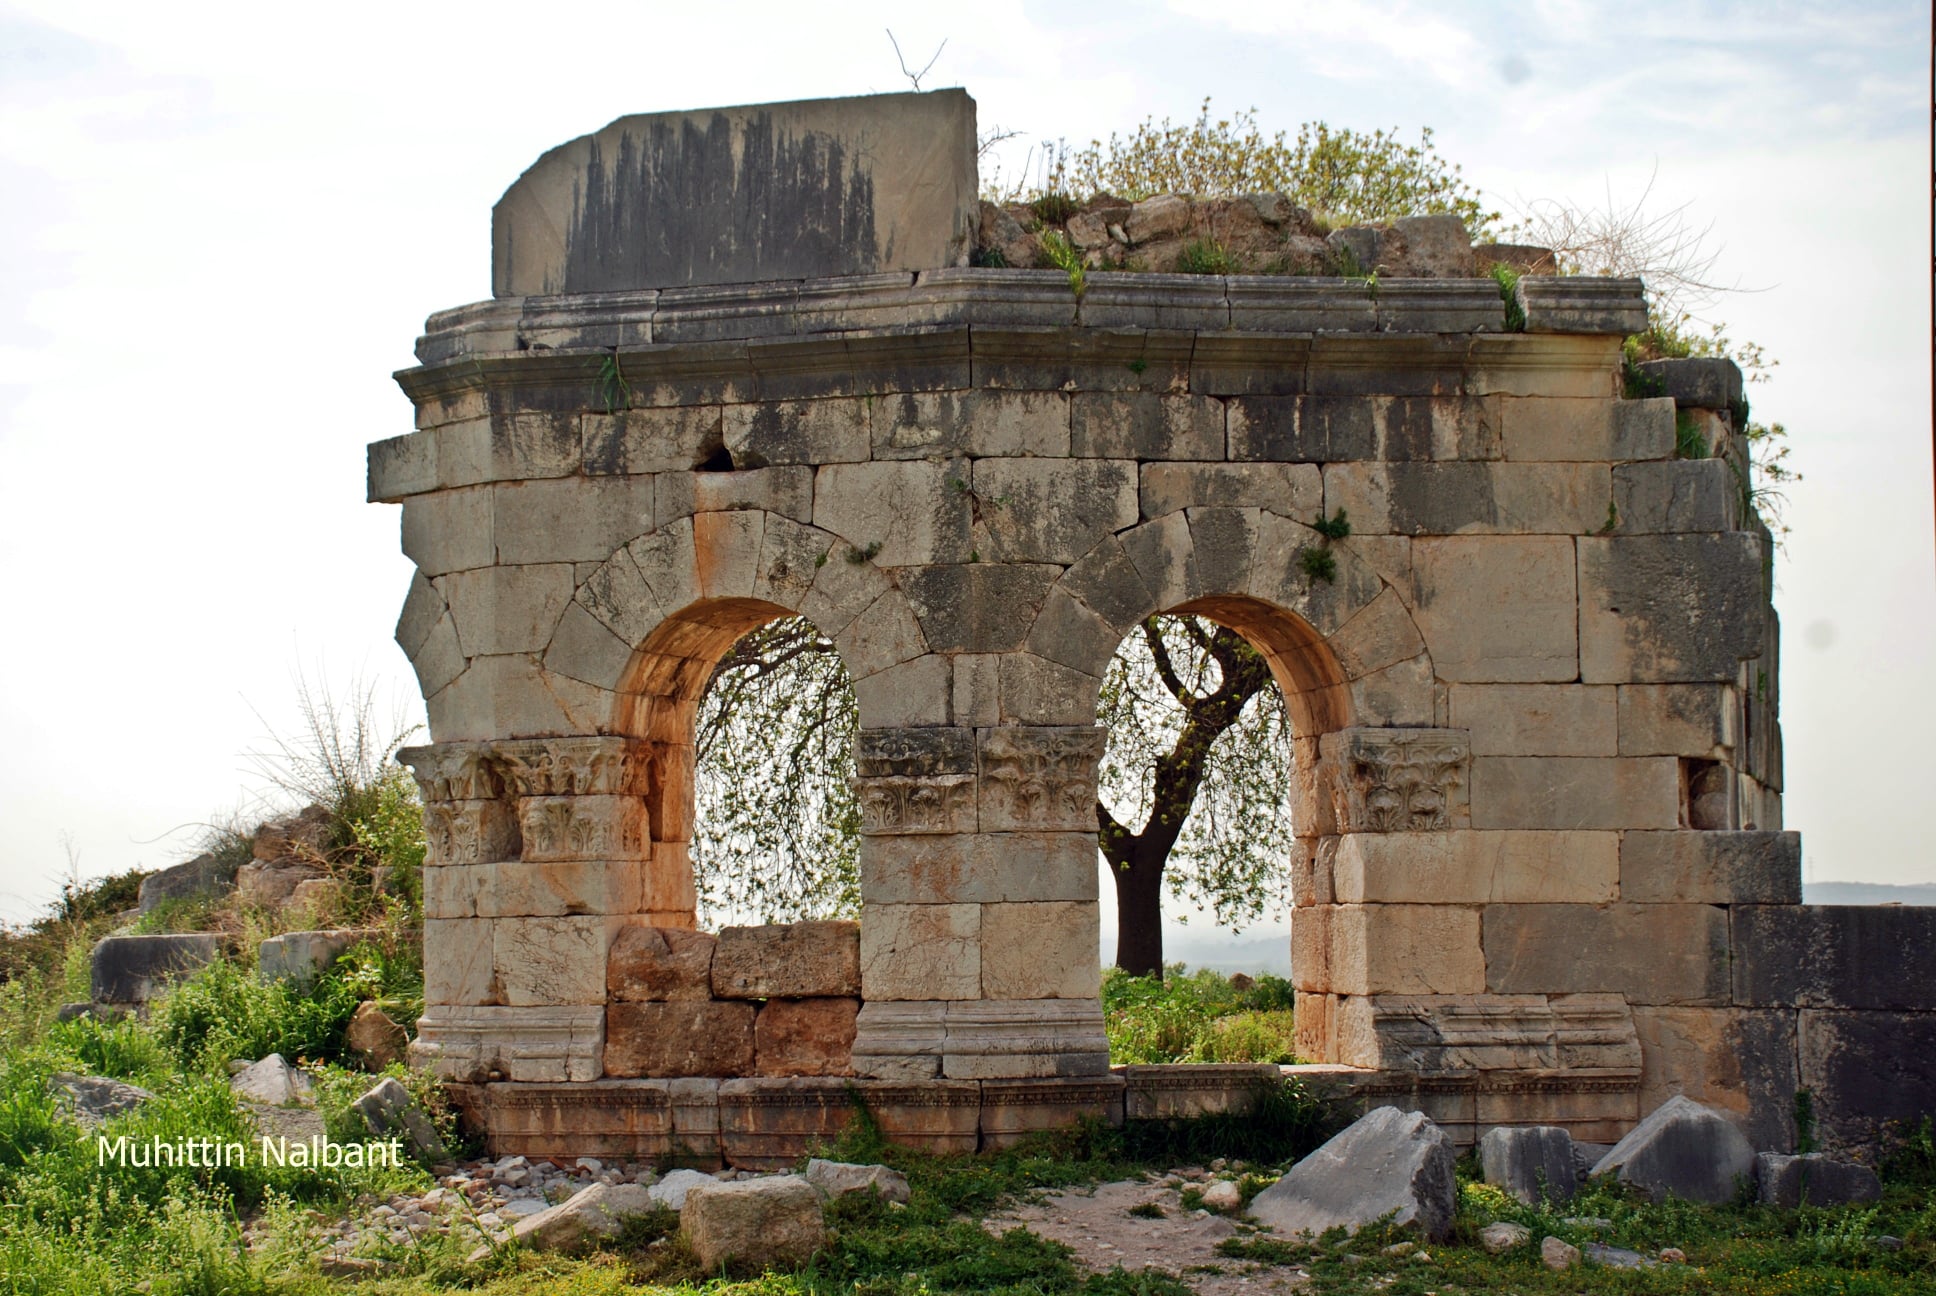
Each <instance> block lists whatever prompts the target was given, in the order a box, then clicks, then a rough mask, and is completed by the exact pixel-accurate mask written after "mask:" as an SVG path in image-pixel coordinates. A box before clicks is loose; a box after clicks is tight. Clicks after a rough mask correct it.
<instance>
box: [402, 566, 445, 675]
mask: <svg viewBox="0 0 1936 1296" xmlns="http://www.w3.org/2000/svg"><path fill="white" fill-rule="evenodd" d="M446 610H447V608H446V606H445V604H444V596H443V595H442V594H440V593H438V592H437V587H436V586H435V585H432V584H431V583H430V581H429V580H428V579H427V578H426V577H425V576H424V574H423V573H422V572H421V571H416V572H412V573H410V592H409V593H408V594H406V595H404V599H403V611H402V612H401V613H400V614H399V615H398V616H397V629H396V635H395V638H396V641H397V647H399V648H401V649H403V651H404V653H405V654H406V655H408V656H409V657H410V658H411V659H412V660H413V661H414V660H415V658H416V656H417V653H418V650H419V649H421V648H422V647H423V646H424V642H425V641H426V640H428V639H429V638H430V635H431V632H432V631H433V630H435V629H436V628H437V625H438V623H439V622H440V621H442V620H443V619H444V613H445V612H446Z"/></svg>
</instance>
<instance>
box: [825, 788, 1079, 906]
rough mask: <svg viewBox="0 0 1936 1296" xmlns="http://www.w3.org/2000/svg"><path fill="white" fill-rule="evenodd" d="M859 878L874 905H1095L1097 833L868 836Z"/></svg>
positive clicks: (863, 889) (862, 850) (864, 891)
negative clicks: (1038, 902) (1037, 902)
mask: <svg viewBox="0 0 1936 1296" xmlns="http://www.w3.org/2000/svg"><path fill="white" fill-rule="evenodd" d="M1091 813H1092V814H1093V811H1092V812H1091ZM860 876H861V893H862V894H863V895H865V896H866V897H867V901H868V903H869V904H992V903H999V902H1004V901H1007V902H1014V901H1029V900H1086V901H1093V900H1094V899H1095V898H1096V885H1097V884H1096V839H1095V835H1094V830H1093V829H1091V830H1090V831H1088V832H1046V833H1006V832H1005V833H987V832H983V833H950V834H926V835H905V836H891V837H879V836H877V837H866V838H863V839H862V841H861V858H860Z"/></svg>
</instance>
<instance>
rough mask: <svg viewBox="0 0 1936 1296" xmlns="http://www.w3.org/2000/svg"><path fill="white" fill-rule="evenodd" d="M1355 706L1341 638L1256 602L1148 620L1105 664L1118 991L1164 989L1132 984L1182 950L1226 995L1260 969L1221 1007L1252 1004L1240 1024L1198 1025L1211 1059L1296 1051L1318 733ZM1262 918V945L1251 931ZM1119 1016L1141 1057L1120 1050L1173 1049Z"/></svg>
mask: <svg viewBox="0 0 1936 1296" xmlns="http://www.w3.org/2000/svg"><path fill="white" fill-rule="evenodd" d="M1348 717H1349V692H1348V689H1347V685H1346V681H1345V677H1344V672H1343V670H1342V669H1341V667H1340V665H1339V663H1338V661H1337V659H1336V656H1335V655H1334V654H1333V653H1332V651H1331V649H1330V648H1329V646H1328V645H1327V644H1325V642H1324V641H1323V640H1322V638H1321V637H1320V636H1319V635H1318V634H1317V632H1316V631H1315V630H1314V629H1312V628H1311V627H1310V626H1309V625H1308V623H1306V622H1304V621H1303V620H1302V618H1299V617H1297V616H1296V615H1295V614H1293V613H1290V612H1288V611H1285V610H1283V609H1280V608H1276V607H1273V606H1271V605H1269V604H1265V603H1262V602H1260V601H1258V600H1256V599H1252V598H1248V597H1238V596H1227V597H1209V598H1200V599H1196V600H1191V601H1189V602H1186V603H1183V604H1180V605H1178V606H1177V607H1175V608H1174V609H1172V610H1170V611H1168V612H1166V613H1163V614H1160V615H1157V616H1153V617H1149V618H1147V619H1146V620H1144V621H1143V622H1141V623H1140V624H1139V625H1137V626H1136V627H1135V628H1133V629H1131V631H1130V632H1129V633H1128V635H1126V636H1125V637H1124V639H1123V641H1122V642H1121V644H1120V645H1119V646H1118V649H1117V651H1116V654H1115V656H1114V657H1113V658H1112V659H1111V661H1110V663H1109V666H1108V668H1107V670H1106V673H1105V675H1104V678H1103V684H1102V689H1101V696H1100V703H1099V707H1098V722H1099V724H1101V725H1102V726H1103V727H1105V728H1106V730H1107V731H1108V737H1107V741H1106V743H1105V746H1104V750H1103V756H1102V760H1101V762H1100V764H1099V767H1098V771H1097V818H1098V824H1099V832H1098V840H1097V845H1098V853H1099V857H1100V858H1099V867H1100V868H1101V870H1102V872H1103V873H1104V874H1105V875H1106V880H1105V881H1104V884H1103V896H1104V904H1103V920H1104V924H1105V928H1104V933H1103V936H1104V940H1103V946H1104V953H1105V957H1106V961H1113V963H1114V964H1115V968H1114V970H1113V971H1112V972H1111V973H1110V984H1109V988H1108V989H1106V991H1105V995H1106V997H1108V998H1111V999H1121V1000H1124V1001H1128V1000H1130V999H1133V998H1134V997H1135V996H1137V995H1140V994H1144V993H1148V991H1147V990H1146V989H1145V988H1143V987H1142V986H1140V985H1137V984H1135V983H1133V982H1131V981H1128V980H1125V979H1124V978H1149V977H1160V976H1162V975H1163V974H1164V971H1165V964H1166V962H1167V963H1170V964H1171V965H1172V968H1173V967H1174V965H1175V964H1177V963H1181V964H1184V965H1186V966H1194V967H1195V968H1196V969H1198V974H1197V975H1195V976H1193V977H1192V980H1191V982H1190V985H1189V987H1188V988H1187V989H1185V990H1183V991H1181V992H1180V993H1182V994H1183V995H1184V997H1186V998H1187V997H1189V996H1192V995H1199V994H1201V995H1207V996H1210V997H1211V998H1216V997H1218V996H1220V995H1222V994H1224V992H1225V988H1226V985H1225V981H1224V977H1225V976H1226V975H1228V974H1233V973H1238V972H1242V973H1244V974H1246V975H1245V976H1243V977H1236V978H1233V979H1232V980H1231V981H1230V982H1229V988H1230V989H1232V990H1235V991H1238V992H1241V993H1240V995H1239V997H1235V998H1232V999H1231V1000H1230V1002H1229V1003H1228V1004H1225V1005H1221V1007H1223V1008H1226V1009H1228V1010H1229V1011H1231V1012H1233V1013H1236V1012H1238V1005H1242V1006H1243V1008H1244V1011H1243V1012H1242V1014H1241V1015H1242V1017H1243V1019H1244V1020H1243V1021H1242V1022H1241V1024H1240V1023H1238V1022H1235V1021H1232V1022H1215V1023H1213V1022H1210V1021H1207V1020H1198V1021H1196V1022H1194V1023H1192V1029H1193V1030H1195V1031H1197V1032H1199V1034H1200V1036H1201V1037H1200V1038H1198V1039H1196V1040H1195V1042H1194V1043H1192V1044H1191V1045H1190V1048H1189V1051H1190V1052H1191V1053H1192V1055H1194V1056H1199V1057H1202V1058H1203V1060H1262V1061H1288V1060H1290V1049H1291V1038H1292V1025H1291V1014H1290V1011H1289V1010H1290V1008H1291V1002H1290V997H1291V996H1290V973H1291V970H1292V969H1291V967H1290V958H1289V955H1290V949H1289V946H1290V941H1289V929H1288V922H1289V918H1290V906H1291V896H1290V886H1291V876H1292V870H1293V867H1294V864H1295V862H1296V861H1297V860H1298V859H1299V858H1301V857H1302V856H1303V855H1305V854H1307V853H1309V852H1310V851H1311V850H1312V849H1313V848H1314V846H1315V841H1316V839H1317V837H1318V836H1320V835H1321V834H1323V833H1325V832H1327V831H1330V828H1329V826H1328V824H1329V820H1328V817H1327V815H1326V813H1325V811H1326V809H1327V807H1326V805H1325V804H1324V803H1325V798H1324V797H1322V796H1320V795H1319V794H1318V788H1317V777H1316V776H1317V770H1318V758H1319V751H1318V748H1319V740H1320V738H1321V736H1322V735H1323V734H1324V733H1326V732H1329V731H1331V730H1334V729H1338V728H1341V727H1343V726H1344V725H1345V724H1346V723H1347V721H1348ZM1111 900H1113V901H1114V903H1113V904H1111V903H1110V901H1111ZM1192 917H1195V918H1196V919H1197V922H1196V924H1195V925H1194V926H1192V925H1190V919H1191V918H1192ZM1112 919H1113V923H1114V928H1115V930H1114V933H1113V934H1114V937H1115V939H1114V951H1113V955H1114V957H1113V960H1110V959H1108V956H1109V954H1110V953H1111V951H1110V945H1111V941H1110V936H1111V932H1110V930H1109V925H1110V923H1111V921H1112ZM1260 926H1261V927H1262V929H1263V931H1262V934H1261V935H1260V936H1253V937H1252V939H1251V940H1250V941H1249V942H1241V941H1239V940H1237V939H1236V937H1237V936H1238V935H1240V934H1241V933H1242V932H1244V931H1245V930H1246V929H1249V930H1251V931H1256V930H1257V929H1258V928H1259V927H1260ZM1206 928H1208V930H1206ZM1253 987H1254V988H1255V989H1254V991H1253ZM1259 996H1261V997H1259ZM1253 998H1255V999H1256V1002H1255V1003H1254V1004H1253V1003H1252V1002H1251V1000H1252V999H1253ZM1178 1002H1179V1004H1180V1003H1181V1002H1182V1000H1181V999H1179V1001H1178ZM1112 1006H1115V1007H1117V1008H1118V1009H1120V1008H1121V1007H1122V1005H1121V1004H1116V1005H1112ZM1252 1009H1255V1010H1258V1011H1250V1010H1252ZM1205 1015H1206V1016H1207V1014H1205ZM1112 1025H1115V1026H1118V1027H1126V1029H1122V1030H1117V1031H1112V1035H1116V1036H1119V1038H1116V1039H1114V1040H1113V1046H1114V1047H1116V1048H1118V1049H1129V1050H1131V1051H1135V1052H1137V1053H1138V1054H1139V1055H1138V1056H1135V1057H1128V1056H1125V1057H1118V1058H1115V1059H1114V1060H1116V1061H1119V1062H1120V1061H1147V1060H1169V1059H1167V1058H1163V1057H1162V1056H1161V1049H1160V1048H1159V1049H1157V1050H1155V1051H1154V1052H1152V1053H1151V1054H1149V1055H1147V1056H1145V1055H1142V1054H1141V1048H1142V1047H1143V1046H1142V1045H1140V1044H1131V1043H1129V1042H1128V1041H1129V1040H1130V1039H1131V1038H1132V1037H1133V1036H1134V1034H1135V1032H1136V1031H1137V1030H1139V1029H1140V1027H1139V1026H1135V1025H1129V1024H1128V1023H1127V1022H1125V1021H1124V1015H1123V1014H1122V1013H1121V1012H1120V1011H1118V1012H1116V1013H1112ZM1223 1026H1239V1027H1240V1030H1241V1031H1242V1032H1243V1033H1245V1034H1246V1037H1247V1042H1245V1043H1243V1044H1239V1045H1234V1046H1233V1047H1235V1049H1236V1051H1235V1052H1234V1053H1231V1052H1225V1051H1222V1050H1221V1049H1220V1046H1219V1041H1222V1040H1223V1037H1224V1035H1225V1034H1226V1033H1227V1032H1223V1031H1222V1029H1221V1028H1222V1027H1223ZM1252 1037H1254V1038H1252ZM1170 1047H1171V1048H1172V1049H1173V1050H1174V1049H1175V1048H1176V1042H1172V1043H1171V1045H1170ZM1260 1050H1261V1052H1260ZM1176 1051H1182V1050H1176Z"/></svg>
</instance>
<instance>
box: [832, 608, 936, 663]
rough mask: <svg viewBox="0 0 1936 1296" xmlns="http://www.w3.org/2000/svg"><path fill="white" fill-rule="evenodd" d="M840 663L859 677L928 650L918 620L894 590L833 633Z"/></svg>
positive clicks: (908, 659) (915, 656) (902, 661)
mask: <svg viewBox="0 0 1936 1296" xmlns="http://www.w3.org/2000/svg"><path fill="white" fill-rule="evenodd" d="M834 645H835V646H836V647H837V648H839V649H840V660H841V664H842V665H844V666H846V668H847V673H848V675H849V676H851V677H852V678H853V679H854V680H855V682H856V684H857V685H858V683H859V681H861V680H864V679H867V678H869V677H870V676H873V675H877V674H879V673H880V672H882V671H886V670H891V669H892V668H894V667H896V666H900V665H902V664H904V663H906V662H909V661H912V660H915V659H917V658H919V657H920V656H921V654H923V653H925V652H927V651H928V646H927V641H926V640H925V639H924V638H923V637H922V634H921V626H920V623H919V622H917V621H916V620H915V617H914V610H913V609H912V608H911V607H910V606H909V605H908V601H907V599H906V598H904V597H902V596H901V595H900V594H899V593H898V592H890V593H886V594H883V595H881V596H880V597H879V598H877V599H875V600H874V601H873V602H872V603H871V604H869V605H868V607H867V609H866V610H865V611H863V612H862V613H861V614H860V615H859V616H857V617H855V618H854V619H853V621H851V622H850V623H848V626H847V628H846V629H845V630H841V631H838V632H836V633H835V635H834Z"/></svg>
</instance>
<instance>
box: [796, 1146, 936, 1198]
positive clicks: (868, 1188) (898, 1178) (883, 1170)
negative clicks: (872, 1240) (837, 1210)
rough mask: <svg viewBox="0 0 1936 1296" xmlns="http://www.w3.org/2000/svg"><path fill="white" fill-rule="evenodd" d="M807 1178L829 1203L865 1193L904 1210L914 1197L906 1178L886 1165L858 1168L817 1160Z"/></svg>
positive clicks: (812, 1161) (837, 1162)
mask: <svg viewBox="0 0 1936 1296" xmlns="http://www.w3.org/2000/svg"><path fill="white" fill-rule="evenodd" d="M805 1175H806V1180H807V1182H808V1183H810V1184H812V1185H813V1186H814V1187H815V1188H818V1189H819V1190H820V1195H821V1196H823V1197H825V1198H827V1199H828V1200H829V1201H837V1200H839V1199H840V1198H842V1197H847V1196H851V1195H852V1194H854V1193H863V1194H869V1195H872V1196H875V1197H878V1198H880V1199H881V1200H882V1201H888V1202H900V1203H901V1204H902V1205H903V1206H905V1205H907V1203H908V1199H909V1197H910V1195H911V1194H910V1191H909V1188H908V1181H907V1176H906V1175H904V1174H902V1173H901V1172H900V1171H899V1170H892V1169H889V1168H888V1167H887V1166H884V1165H855V1164H853V1163H851V1162H843V1161H824V1160H822V1159H821V1158H819V1157H815V1158H813V1159H812V1160H811V1161H808V1162H807V1168H806V1171H805Z"/></svg>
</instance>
